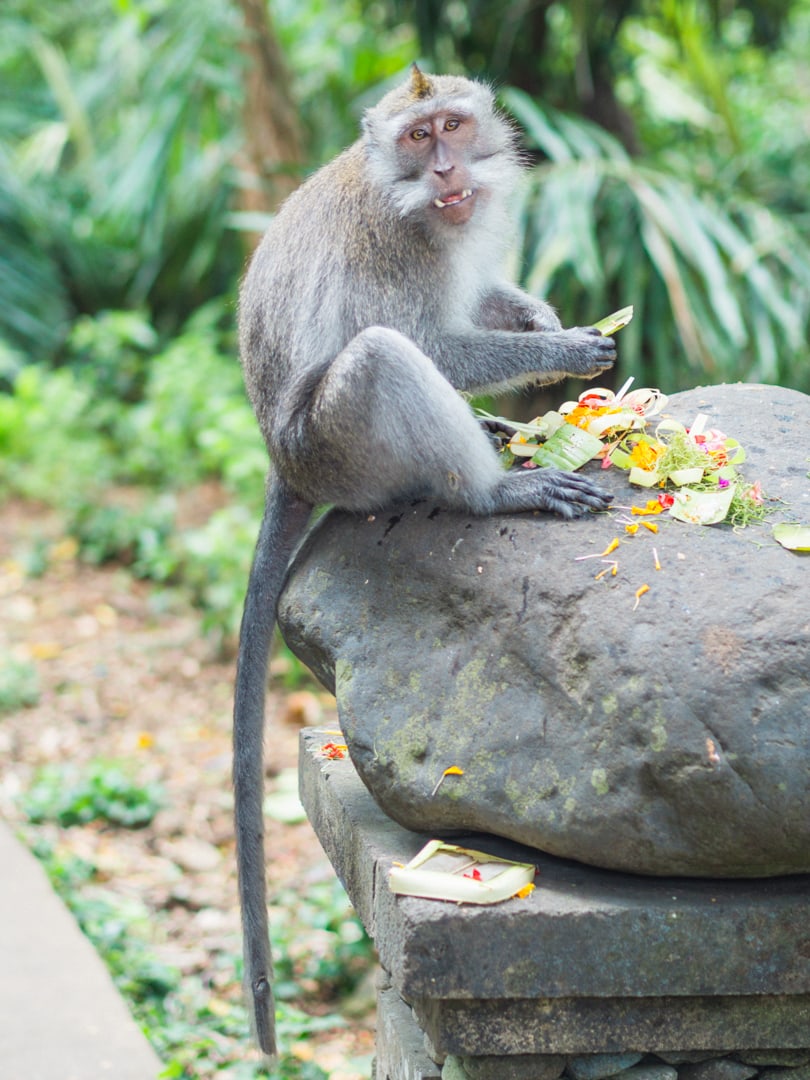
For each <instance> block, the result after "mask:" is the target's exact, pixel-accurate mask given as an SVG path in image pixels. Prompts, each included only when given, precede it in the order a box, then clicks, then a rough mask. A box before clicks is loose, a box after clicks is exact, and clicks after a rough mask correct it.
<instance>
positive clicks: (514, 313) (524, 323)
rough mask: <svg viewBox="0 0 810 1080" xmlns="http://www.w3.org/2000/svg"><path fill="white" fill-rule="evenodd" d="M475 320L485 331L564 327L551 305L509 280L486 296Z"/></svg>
mask: <svg viewBox="0 0 810 1080" xmlns="http://www.w3.org/2000/svg"><path fill="white" fill-rule="evenodd" d="M473 320H474V322H475V324H476V326H479V327H481V329H483V330H512V331H514V332H517V333H522V332H525V331H529V330H562V323H561V322H560V320H559V319H558V318H557V312H556V311H555V310H554V308H553V307H551V305H550V304H546V303H545V302H544V301H543V300H538V299H537V298H536V297H534V296H530V295H529V294H528V293H526V292H523V290H522V289H518V288H516V287H515V286H514V285H509V284H507V283H506V282H504V283H503V284H501V285H498V286H497V287H496V288H493V289H491V290H490V291H489V292H488V293H486V294H485V295H484V297H483V298H482V300H481V303H480V304H479V306H478V310H477V311H476V312H475V313H474V315H473Z"/></svg>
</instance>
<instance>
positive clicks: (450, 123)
mask: <svg viewBox="0 0 810 1080" xmlns="http://www.w3.org/2000/svg"><path fill="white" fill-rule="evenodd" d="M460 127H461V121H460V120H459V119H458V117H457V116H451V117H450V118H449V119H448V120H446V121H445V125H444V130H445V131H455V130H456V129H457V128H460Z"/></svg>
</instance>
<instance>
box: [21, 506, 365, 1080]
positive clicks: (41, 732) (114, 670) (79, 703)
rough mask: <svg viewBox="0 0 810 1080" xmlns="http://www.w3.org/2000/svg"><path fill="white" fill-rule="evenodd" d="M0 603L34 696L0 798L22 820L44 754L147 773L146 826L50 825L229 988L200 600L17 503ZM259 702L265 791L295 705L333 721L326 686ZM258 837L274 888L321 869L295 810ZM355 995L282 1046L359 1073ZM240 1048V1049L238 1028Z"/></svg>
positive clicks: (220, 794) (181, 962)
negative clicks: (269, 856) (331, 1017)
mask: <svg viewBox="0 0 810 1080" xmlns="http://www.w3.org/2000/svg"><path fill="white" fill-rule="evenodd" d="M38 549H39V550H44V551H46V552H47V558H46V559H45V560H44V567H45V568H44V572H42V573H41V575H40V576H34V577H32V576H29V575H28V574H27V573H26V568H27V567H29V565H30V562H31V558H32V552H35V551H37V550H38ZM0 610H2V620H1V621H0V651H2V652H4V653H6V654H10V655H11V656H12V657H15V658H17V659H21V660H28V661H31V662H33V663H34V664H35V665H36V668H37V670H38V674H39V683H40V690H41V693H40V697H39V702H38V703H37V704H36V705H33V706H31V707H27V708H23V709H20V710H18V711H16V712H12V713H5V714H2V715H0V814H2V815H3V816H4V817H6V818H7V819H8V820H10V821H11V822H12V823H15V822H17V821H20V820H21V811H20V808H19V803H18V798H19V795H20V793H22V792H24V791H25V790H27V788H28V787H29V786H30V783H31V780H32V777H33V776H34V775H35V773H36V771H37V770H38V769H39V768H41V767H42V766H44V765H47V764H49V763H56V762H64V761H75V762H78V763H83V762H88V761H90V760H93V759H96V758H103V759H115V760H123V761H127V762H129V763H131V764H132V765H133V766H134V767H135V769H136V773H137V776H138V777H139V779H140V780H143V781H144V782H148V781H151V780H154V781H157V782H159V783H160V784H161V785H162V786H163V787H164V788H165V790H166V793H167V798H166V802H165V808H164V809H162V810H161V811H160V812H159V813H158V815H157V817H156V818H155V820H154V822H153V823H152V825H150V826H149V827H147V828H145V829H134V830H124V829H112V828H109V827H104V826H102V825H100V824H98V823H94V824H92V825H87V826H81V827H79V826H75V827H73V828H71V829H69V830H57V828H56V826H50V827H48V828H51V829H52V830H53V832H54V833H55V834H58V835H57V836H56V838H57V840H58V841H59V842H60V843H62V844H66V845H67V846H68V847H69V848H70V850H71V851H73V852H74V853H76V854H79V855H82V856H85V857H86V858H87V859H88V860H89V861H91V862H92V863H93V864H94V865H96V867H97V868H98V871H99V875H100V877H101V879H102V880H103V882H104V885H105V888H108V889H111V890H113V891H114V892H116V893H119V894H120V895H122V896H129V897H136V898H137V899H139V900H140V901H142V902H143V903H144V904H145V905H146V906H147V908H148V909H149V910H150V911H152V912H154V913H155V916H156V920H155V922H156V927H157V928H159V929H158V930H156V941H155V948H156V951H157V952H158V954H159V956H160V957H161V958H162V959H164V960H166V961H167V962H169V963H172V964H173V965H176V966H177V967H179V968H180V970H181V971H182V972H184V973H195V974H197V975H200V976H202V978H203V979H204V980H206V982H207V984H208V985H209V986H210V988H211V993H212V996H213V997H217V996H219V997H221V999H222V1000H223V1001H228V1000H232V999H233V997H234V995H236V994H239V992H240V991H239V988H238V986H237V984H236V982H235V980H234V976H233V972H232V971H223V962H222V959H223V957H224V956H228V955H233V953H235V952H237V951H238V948H239V946H238V940H239V925H238V924H239V918H238V910H237V900H236V875H235V864H234V852H233V835H232V824H231V811H232V796H231V789H230V756H231V755H230V711H231V693H232V682H233V661H232V660H227V661H224V660H222V659H221V658H219V657H218V656H217V655H215V653H214V651H213V645H212V644H211V643H210V642H209V641H206V639H205V638H204V637H203V636H202V634H201V631H200V620H199V616H198V614H197V613H196V612H195V611H194V610H193V609H192V608H191V607H190V606H188V605H187V604H186V603H185V602H184V601H182V600H181V599H179V598H178V597H177V595H174V594H172V593H169V592H167V591H166V590H164V589H159V588H156V587H155V586H154V585H152V584H149V583H146V582H142V581H137V580H135V579H133V578H132V577H131V575H129V574H128V573H127V571H126V570H125V569H122V568H121V567H91V566H87V565H84V564H82V563H81V562H79V561H78V560H77V558H76V545H75V543H74V542H73V541H72V540H70V539H69V538H65V537H64V536H63V535H62V533H61V531H60V521H59V518H58V517H57V516H56V515H55V514H53V513H52V512H50V511H48V510H46V509H43V508H40V507H37V506H35V505H32V504H30V503H23V502H15V501H12V502H8V503H5V504H3V506H2V507H0ZM270 714H271V716H272V717H273V718H274V719H273V720H272V721H271V725H270V729H269V731H268V745H269V746H271V747H272V751H271V753H268V755H267V756H268V758H269V759H271V760H270V761H269V763H268V783H267V787H268V791H272V790H273V788H274V785H275V784H276V782H277V780H278V779H283V777H284V776H285V774H284V772H283V770H285V769H286V770H289V769H291V768H293V767H294V766H295V764H296V759H297V742H298V731H299V728H300V723H301V721H302V720H306V721H307V722H310V723H311V722H315V723H319V724H321V723H322V724H324V725H327V726H335V724H336V718H335V714H334V710H333V702H332V699H330V698H329V697H328V695H320V694H318V693H317V692H316V691H315V690H314V689H313V690H312V691H304V692H299V693H298V694H297V695H294V696H292V697H290V696H289V695H288V696H286V697H283V698H282V697H279V696H278V695H274V696H273V698H272V699H271V709H270ZM279 773H280V774H281V776H280V777H279V776H278V774H279ZM286 775H287V776H288V775H289V774H286ZM267 844H268V849H269V850H272V852H273V853H274V854H273V860H272V870H271V882H270V888H271V892H272V891H273V890H274V889H280V890H284V889H288V888H290V889H302V888H306V886H307V884H308V883H312V882H317V881H323V880H326V879H329V878H333V877H334V875H333V873H332V870H331V867H330V865H329V863H328V862H327V860H326V858H325V856H324V855H323V853H322V851H321V848H320V846H319V844H318V841H317V839H316V837H315V835H314V833H313V832H312V829H311V828H310V826H309V824H308V823H306V822H305V821H304V822H300V823H297V824H281V823H279V822H274V821H272V820H270V821H268V841H267ZM352 1004H353V1010H352V1011H353V1013H354V1016H353V1018H352V1020H351V1021H350V1023H349V1025H348V1026H347V1027H346V1028H341V1029H336V1030H332V1031H329V1032H325V1033H322V1034H319V1035H317V1036H316V1037H313V1038H312V1039H310V1040H308V1041H306V1042H304V1043H301V1044H299V1045H296V1048H295V1050H294V1052H295V1053H296V1054H297V1055H298V1056H300V1057H301V1058H303V1059H305V1060H311V1061H314V1062H315V1063H316V1064H318V1065H319V1066H320V1067H321V1068H322V1069H324V1070H325V1071H326V1072H327V1074H329V1075H330V1076H331V1077H332V1078H333V1080H360V1077H363V1076H365V1077H367V1076H368V1075H369V1073H370V1061H371V1056H372V1054H373V1011H372V1009H371V994H370V992H369V993H368V994H367V995H366V997H365V998H363V996H362V995H360V1002H359V1004H358V1001H354V1002H353V1003H352ZM325 1011H335V1004H334V1003H331V1004H330V1005H329V1007H328V1009H327V1010H325ZM358 1012H359V1013H360V1018H359V1019H358V1018H357V1013H358ZM244 1052H245V1053H251V1052H252V1051H250V1050H248V1049H247V1044H246V1047H245V1051H244Z"/></svg>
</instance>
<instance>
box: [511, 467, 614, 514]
mask: <svg viewBox="0 0 810 1080" xmlns="http://www.w3.org/2000/svg"><path fill="white" fill-rule="evenodd" d="M529 475H531V476H532V477H533V478H536V480H535V483H536V484H537V487H538V490H537V496H538V505H539V507H540V508H541V509H543V510H550V511H551V512H552V513H555V514H557V515H559V516H560V517H564V518H569V519H571V518H577V517H582V515H583V514H586V513H587V512H588V511H589V510H606V509H607V508H608V506H609V505H610V503H611V502H612V500H613V495H612V494H611V493H610V492H609V491H605V490H604V489H603V488H600V487H599V486H598V484H595V483H594V482H593V481H592V480H589V479H588V478H587V477H585V476H581V475H580V474H579V473H567V472H561V471H560V470H559V469H537V470H536V471H533V472H532V473H530V474H529Z"/></svg>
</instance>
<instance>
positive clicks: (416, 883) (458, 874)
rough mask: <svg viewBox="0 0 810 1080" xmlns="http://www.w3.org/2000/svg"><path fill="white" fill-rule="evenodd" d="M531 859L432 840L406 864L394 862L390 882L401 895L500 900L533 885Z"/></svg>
mask: <svg viewBox="0 0 810 1080" xmlns="http://www.w3.org/2000/svg"><path fill="white" fill-rule="evenodd" d="M534 875H535V867H534V865H533V864H532V863H517V862H510V861H509V860H508V859H500V858H498V857H497V856H494V855H486V854H485V853H484V852H482V851H472V850H470V849H469V848H463V847H456V846H455V845H454V844H445V843H443V842H442V841H441V840H431V841H430V842H429V843H428V844H426V845H425V847H423V848H422V850H421V851H420V852H419V853H418V854H417V855H415V856H414V857H413V858H412V859H411V861H410V862H409V863H407V864H405V865H401V864H399V863H395V864H394V866H393V867H392V868H391V872H390V874H389V878H388V882H389V885H390V887H391V891H392V892H394V893H398V894H399V895H401V896H418V897H422V898H423V899H426V900H452V901H455V902H456V903H464V904H497V903H499V902H500V901H501V900H509V899H510V898H511V897H513V896H518V897H525V896H528V895H529V894H530V893H531V892H532V890H533V889H534Z"/></svg>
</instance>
